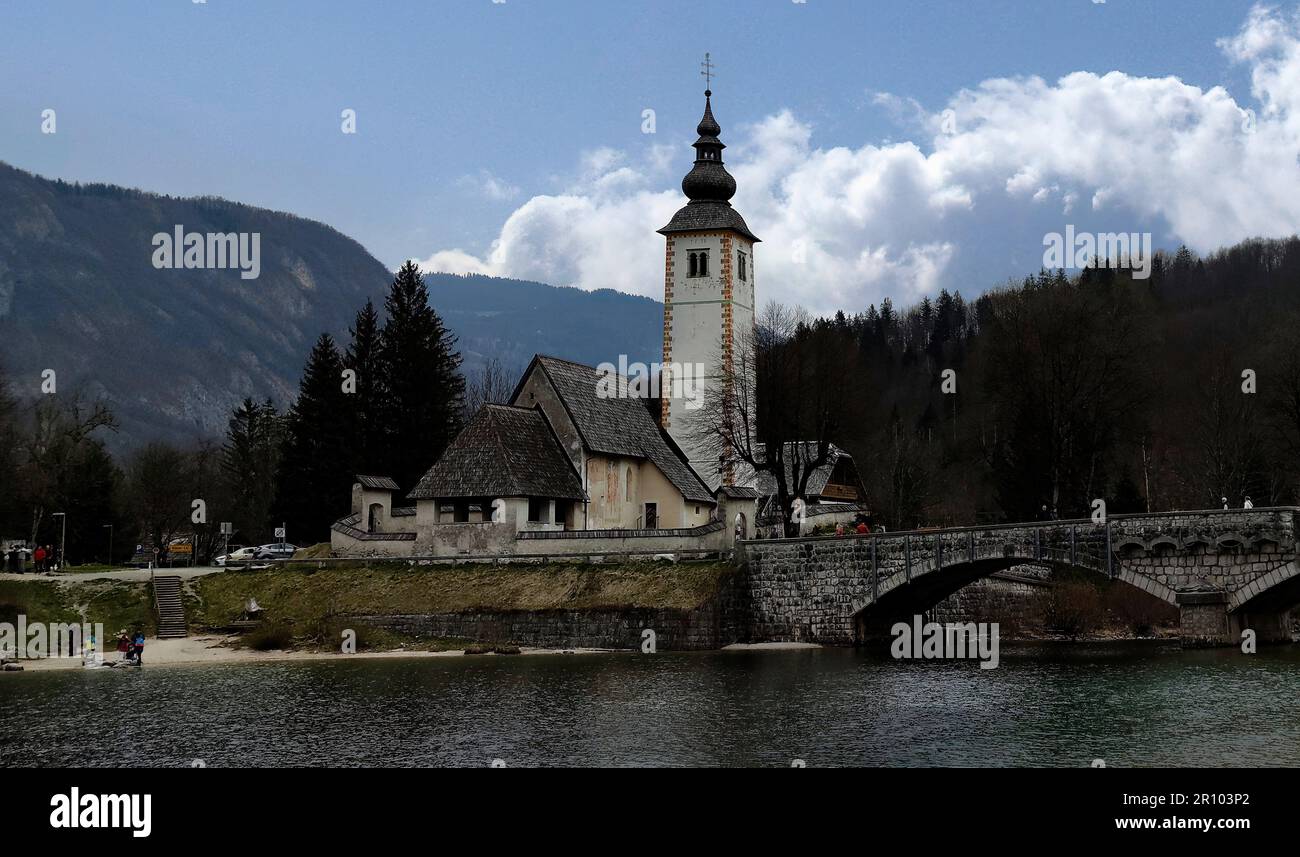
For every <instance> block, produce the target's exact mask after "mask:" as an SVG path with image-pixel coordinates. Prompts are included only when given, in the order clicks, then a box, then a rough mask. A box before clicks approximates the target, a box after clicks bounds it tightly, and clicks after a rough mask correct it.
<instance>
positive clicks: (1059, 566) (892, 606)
mask: <svg viewBox="0 0 1300 857" xmlns="http://www.w3.org/2000/svg"><path fill="white" fill-rule="evenodd" d="M1023 566H1037V567H1040V568H1051V569H1053V570H1063V569H1070V570H1075V571H1079V572H1083V573H1085V574H1088V575H1092V576H1100V577H1103V578H1106V579H1110V580H1117V581H1121V582H1123V583H1124V584H1126V585H1128V586H1132V587H1133V588H1135V589H1138V590H1141V591H1142V592H1145V593H1147V594H1148V595H1151V596H1154V597H1155V598H1158V599H1160V600H1161V601H1164V602H1165V603H1167V604H1170V605H1173V606H1175V607H1176V606H1178V594H1177V593H1176V592H1175V591H1174V590H1173V589H1172V588H1170V587H1169V586H1167V585H1165V584H1163V583H1161V582H1160V581H1159V580H1157V579H1155V578H1152V577H1149V576H1147V575H1144V574H1141V573H1139V572H1136V571H1134V570H1133V569H1132V568H1129V567H1127V566H1124V565H1121V564H1118V563H1116V564H1115V565H1114V566H1113V571H1114V574H1113V575H1111V574H1108V573H1107V570H1106V569H1105V568H1098V567H1096V565H1095V564H1092V563H1082V562H1075V563H1068V562H1062V561H1057V560H1052V559H1045V558H1043V557H1041V556H1039V555H1037V554H1036V553H1032V554H1031V553H1026V552H1020V551H1012V552H1007V553H1004V554H1003V555H1002V556H983V557H980V556H977V557H976V558H975V559H974V560H970V559H965V558H960V559H956V560H953V561H946V560H940V561H938V562H936V561H935V560H933V559H931V560H926V561H923V562H920V563H917V564H915V565H914V566H913V567H912V568H911V570H910V573H909V572H908V570H907V569H903V570H899V571H894V572H893V573H891V574H889V575H887V576H883V575H882V576H881V577H880V578H879V580H878V581H877V582H876V585H875V592H874V597H873V594H872V593H870V592H865V593H863V594H861V595H858V596H856V597H855V598H853V600H852V602H851V609H852V615H853V629H854V634H853V636H854V642H858V643H860V642H862V641H863V640H865V639H867V638H870V637H877V636H886V635H887V633H888V630H889V628H890V627H891V626H892V625H893V624H894V623H895V622H899V621H906V620H909V619H910V618H911V617H912V616H916V615H920V614H923V613H926V612H928V611H930V610H931V609H933V608H934V607H935V606H936V605H938V604H940V603H941V602H943V601H944V600H945V599H947V598H949V597H950V596H952V595H953V594H955V593H956V592H957V591H958V590H960V589H962V588H963V587H965V586H968V585H970V584H972V583H974V582H976V581H978V580H984V579H986V578H989V577H992V576H994V575H996V574H998V573H1000V572H1005V571H1008V570H1010V569H1012V568H1017V567H1023ZM1297 582H1300V577H1298V578H1297Z"/></svg>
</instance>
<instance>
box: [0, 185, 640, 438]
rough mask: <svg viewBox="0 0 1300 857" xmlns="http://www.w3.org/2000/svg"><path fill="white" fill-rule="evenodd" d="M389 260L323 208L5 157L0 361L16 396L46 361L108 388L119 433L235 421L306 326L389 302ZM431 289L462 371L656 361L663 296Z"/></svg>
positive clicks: (83, 382) (0, 210) (78, 382)
mask: <svg viewBox="0 0 1300 857" xmlns="http://www.w3.org/2000/svg"><path fill="white" fill-rule="evenodd" d="M177 225H181V226H183V227H184V229H185V231H186V232H199V233H205V234H206V233H209V232H221V233H229V232H237V233H238V232H244V233H253V232H256V233H259V234H260V236H261V239H260V240H261V272H260V276H258V278H257V279H247V280H246V279H241V277H240V272H239V271H238V270H234V269H226V270H210V269H192V270H185V269H179V270H177V269H161V270H160V269H156V268H155V267H154V266H153V254H154V245H153V236H154V235H155V234H156V233H159V232H164V233H172V232H173V230H174V229H175V228H176V226H177ZM391 280H392V272H391V271H389V270H388V269H387V268H386V267H385V266H384V265H383V264H381V263H380V262H379V261H378V260H377V259H375V258H374V257H373V256H371V255H370V254H369V253H367V252H366V250H365V248H363V247H362V246H361V245H360V244H359V243H357V242H356V241H354V240H352V239H350V238H348V237H347V236H345V235H342V234H341V233H339V232H337V231H335V230H334V229H331V228H330V227H328V226H325V225H324V224H321V223H317V222H314V221H310V220H305V219H303V218H299V217H295V216H293V215H289V214H283V213H280V212H273V211H268V210H265V209H259V208H254V207H252V206H247V205H242V204H239V203H234V202H228V201H225V200H220V199H211V198H195V199H180V198H172V197H168V196H162V195H157V194H151V193H144V192H141V191H135V190H126V189H123V188H119V187H114V186H109V185H86V186H79V185H70V184H67V183H65V182H61V181H51V180H48V179H44V178H41V177H38V176H33V175H31V174H29V173H26V172H23V171H21V170H17V169H14V168H13V167H10V166H8V165H6V164H3V163H0V362H2V363H3V365H4V367H5V369H6V374H7V375H8V377H9V378H10V380H11V382H12V383H13V385H14V388H15V390H14V392H15V393H17V394H18V395H19V396H20V397H24V398H26V397H30V396H34V395H37V394H38V393H39V390H40V383H41V372H42V371H44V370H45V369H54V370H55V371H56V372H57V379H58V389H59V392H60V393H70V392H72V391H74V390H81V391H83V392H84V393H85V394H86V395H88V396H91V397H103V398H105V399H107V400H108V401H109V402H110V404H111V405H112V407H113V409H114V411H115V413H116V414H117V415H118V419H119V422H120V423H121V426H122V429H121V432H120V433H119V434H118V437H117V438H116V439H115V440H113V441H112V445H113V446H115V447H119V448H121V447H127V446H134V445H136V444H138V443H141V442H144V441H148V440H151V439H154V438H165V439H171V440H175V441H186V440H191V439H193V438H195V437H209V436H217V435H220V434H222V433H223V432H224V430H225V424H226V419H227V417H228V416H229V412H230V409H231V407H233V406H234V405H235V404H236V403H237V402H238V401H239V400H241V399H242V398H244V397H245V396H253V397H264V396H269V397H271V398H272V399H273V400H274V401H276V402H277V403H279V404H281V405H286V404H287V403H288V402H289V401H290V400H291V399H292V397H293V395H294V393H295V392H296V389H297V383H298V378H299V375H300V373H301V371H302V365H303V361H304V360H305V358H306V355H307V352H308V350H309V349H310V348H311V344H312V342H313V341H314V340H315V338H316V337H317V336H318V335H319V334H320V333H321V332H322V331H329V332H330V333H332V334H334V335H335V337H336V338H338V339H339V341H340V343H342V342H344V341H345V340H346V337H347V328H348V325H349V324H350V323H351V321H352V319H353V316H354V315H355V313H356V311H357V309H359V308H360V307H361V305H362V304H364V303H365V301H366V299H367V298H372V299H374V300H375V302H376V306H378V307H379V308H380V310H381V313H382V303H383V295H384V294H385V292H386V291H387V288H388V285H389V283H390V282H391ZM429 286H430V293H431V300H432V301H433V303H434V306H435V308H436V309H437V310H438V311H439V312H440V313H442V314H443V315H444V316H445V318H446V319H447V322H448V325H449V326H450V327H451V329H452V330H453V331H455V332H456V333H457V335H458V336H459V337H460V338H461V348H462V351H463V352H464V354H465V357H466V367H465V369H466V372H467V373H468V374H473V372H474V371H475V369H476V367H477V366H478V365H481V363H482V362H483V361H484V360H486V359H487V358H489V357H493V356H496V357H499V358H500V359H501V360H502V363H503V365H505V366H506V367H507V368H508V369H511V370H513V369H514V368H522V367H523V366H524V365H525V364H526V363H527V361H528V358H530V357H531V356H532V354H533V353H534V352H538V351H540V352H544V353H552V354H556V355H558V356H563V357H568V358H570V359H575V360H590V361H593V362H599V361H601V360H617V357H618V355H619V354H620V353H627V354H629V356H630V357H632V359H654V357H655V355H656V353H657V352H658V336H659V325H660V321H661V319H662V308H661V306H660V305H659V304H658V303H656V302H655V301H652V300H649V299H646V298H638V297H631V296H628V295H622V294H619V293H617V292H596V293H587V292H582V291H579V290H576V289H557V288H553V287H550V286H544V285H541V284H537V283H525V282H520V281H515V280H498V279H493V278H489V277H456V276H452V275H431V276H430V278H429Z"/></svg>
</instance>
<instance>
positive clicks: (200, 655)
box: [0, 634, 610, 681]
mask: <svg viewBox="0 0 1300 857" xmlns="http://www.w3.org/2000/svg"><path fill="white" fill-rule="evenodd" d="M238 639H239V637H238V636H225V635H220V634H205V635H199V636H192V637H184V638H180V639H167V640H157V639H152V638H151V639H148V640H146V641H145V649H144V666H145V668H146V669H149V668H152V667H169V666H200V665H205V664H248V663H275V662H282V661H320V660H336V659H343V658H347V659H362V660H368V659H380V658H458V657H464V656H465V652H464V650H460V649H454V650H450V651H442V652H426V651H419V650H407V649H394V650H391V651H383V652H357V653H356V654H351V655H347V654H343V653H342V652H309V651H285V650H279V649H276V650H272V651H268V652H259V651H254V650H252V649H240V648H235V647H234V645H233V643H234V642H235V641H237V640H238ZM605 651H610V650H608V649H521V650H520V652H519V653H520V654H521V655H560V654H590V653H595V652H605ZM491 656H492V655H474V656H473V657H491ZM118 659H119V655H118V653H117V652H116V651H112V652H109V653H108V654H107V655H106V656H105V660H106V661H116V660H118ZM17 663H19V664H21V665H22V667H23V671H24V672H45V671H50V670H79V669H84V668H85V667H83V665H82V663H81V659H80V658H44V659H40V660H21V661H18V662H17ZM112 669H120V667H112ZM3 675H4V674H3V673H0V681H2V680H3Z"/></svg>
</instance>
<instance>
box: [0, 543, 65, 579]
mask: <svg viewBox="0 0 1300 857" xmlns="http://www.w3.org/2000/svg"><path fill="white" fill-rule="evenodd" d="M26 552H27V550H26V548H21V549H20V548H19V547H17V546H16V545H15V546H12V547H10V548H9V550H8V551H7V552H6V553H5V555H4V565H5V571H10V572H13V573H15V574H22V573H23V570H24V569H23V554H24V553H26ZM31 556H32V569H33V571H35V572H36V573H37V574H45V573H47V572H51V571H58V570H59V567H60V566H61V565H62V564H63V557H62V556H60V552H59V551H58V550H57V549H56V548H55V547H54V546H53V545H37V546H36V550H34V551H32V552H31Z"/></svg>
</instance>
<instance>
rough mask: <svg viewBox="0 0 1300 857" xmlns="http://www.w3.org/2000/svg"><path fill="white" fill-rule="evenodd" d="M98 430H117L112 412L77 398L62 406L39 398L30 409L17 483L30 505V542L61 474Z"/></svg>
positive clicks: (103, 406)
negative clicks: (29, 424) (28, 426)
mask: <svg viewBox="0 0 1300 857" xmlns="http://www.w3.org/2000/svg"><path fill="white" fill-rule="evenodd" d="M100 428H107V429H111V430H116V429H117V422H116V420H114V418H113V414H112V412H111V411H110V410H109V409H108V406H107V405H106V404H104V403H103V402H93V403H91V404H86V403H85V402H83V401H82V399H81V397H80V395H79V394H76V393H74V394H72V396H71V397H70V398H68V399H67V400H66V401H65V402H62V403H61V402H58V401H56V400H54V399H53V398H52V397H49V396H42V397H41V398H40V399H38V400H37V401H36V403H35V405H34V406H33V407H32V420H31V431H30V433H29V434H28V435H27V436H26V437H25V438H24V446H25V449H24V452H25V455H24V461H23V464H22V466H21V468H20V472H19V480H20V482H21V487H22V492H23V495H24V496H26V497H28V498H29V499H30V502H31V504H32V517H31V523H32V529H31V533H32V535H31V541H32V544H35V543H36V540H37V538H38V536H39V532H40V528H41V522H42V520H43V519H44V518H45V514H46V512H47V511H48V509H47V507H48V505H49V504H50V502H51V500H52V498H53V493H54V490H55V487H56V486H57V485H58V484H59V481H60V476H61V475H62V473H63V471H64V470H66V469H67V468H69V467H71V466H72V464H73V463H74V461H75V457H76V455H77V453H78V452H79V450H80V449H81V446H82V443H83V442H84V441H86V440H87V438H89V437H90V435H91V433H92V432H94V431H95V430H97V429H100Z"/></svg>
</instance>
